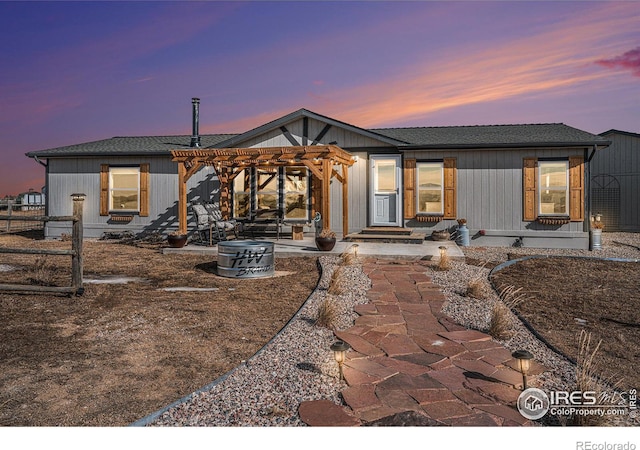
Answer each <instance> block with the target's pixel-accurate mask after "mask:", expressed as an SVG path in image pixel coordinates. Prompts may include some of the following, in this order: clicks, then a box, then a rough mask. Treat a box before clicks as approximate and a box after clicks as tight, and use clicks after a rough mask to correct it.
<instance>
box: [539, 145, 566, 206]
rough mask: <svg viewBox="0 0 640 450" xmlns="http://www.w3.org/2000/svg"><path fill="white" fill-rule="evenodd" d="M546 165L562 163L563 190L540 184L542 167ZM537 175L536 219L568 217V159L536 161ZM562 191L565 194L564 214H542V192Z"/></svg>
mask: <svg viewBox="0 0 640 450" xmlns="http://www.w3.org/2000/svg"><path fill="white" fill-rule="evenodd" d="M547 163H555V164H557V163H564V165H565V174H564V175H565V184H564V189H560V188H558V187H554V186H543V184H545V183H543V182H542V177H543V175H542V166H543V165H545V164H547ZM536 169H537V171H538V173H537V176H538V180H540V182H539V183H538V187H537V192H536V200H537V205H536V206H537V208H538V217H569V182H570V180H569V159H568V158H566V159H565V158H561V159H558V158H554V159H547V158H544V159H542V158H541V159H538V167H537V168H536ZM545 190H548V191H562V190H564V193H565V197H564V198H565V205H564V209H565V212H564V213H556V212H553V213H543V212H542V191H545Z"/></svg>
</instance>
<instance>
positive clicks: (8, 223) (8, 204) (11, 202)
mask: <svg viewBox="0 0 640 450" xmlns="http://www.w3.org/2000/svg"><path fill="white" fill-rule="evenodd" d="M12 211H13V200H11V199H9V200H7V215H9V216H11V212H12ZM10 232H11V218H9V219H7V233H10Z"/></svg>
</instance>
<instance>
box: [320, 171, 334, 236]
mask: <svg viewBox="0 0 640 450" xmlns="http://www.w3.org/2000/svg"><path fill="white" fill-rule="evenodd" d="M332 170H333V163H332V162H331V160H330V159H323V160H322V213H321V214H322V228H326V229H329V228H331V210H330V208H331V171H332Z"/></svg>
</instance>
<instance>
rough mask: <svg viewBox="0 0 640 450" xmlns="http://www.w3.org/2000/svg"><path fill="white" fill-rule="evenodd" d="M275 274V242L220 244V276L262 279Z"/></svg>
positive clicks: (231, 242)
mask: <svg viewBox="0 0 640 450" xmlns="http://www.w3.org/2000/svg"><path fill="white" fill-rule="evenodd" d="M274 274H275V261H274V257H273V242H259V241H230V242H218V275H220V276H223V277H229V278H261V277H270V276H273V275H274Z"/></svg>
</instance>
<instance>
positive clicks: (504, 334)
mask: <svg viewBox="0 0 640 450" xmlns="http://www.w3.org/2000/svg"><path fill="white" fill-rule="evenodd" d="M499 297H500V300H499V301H497V302H496V303H494V305H493V307H492V308H491V319H490V320H489V330H488V332H489V334H490V335H491V336H492V337H493V338H495V339H498V340H506V339H510V338H511V337H512V336H513V335H514V333H515V330H514V329H513V322H512V320H513V318H512V315H513V313H512V310H513V309H514V308H515V307H516V306H517V305H519V304H520V303H522V302H523V301H525V300H526V299H527V298H528V297H527V295H526V294H524V293H523V292H522V288H518V289H516V288H515V287H514V286H507V287H505V288H503V289H502V290H501V291H500V293H499Z"/></svg>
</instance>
